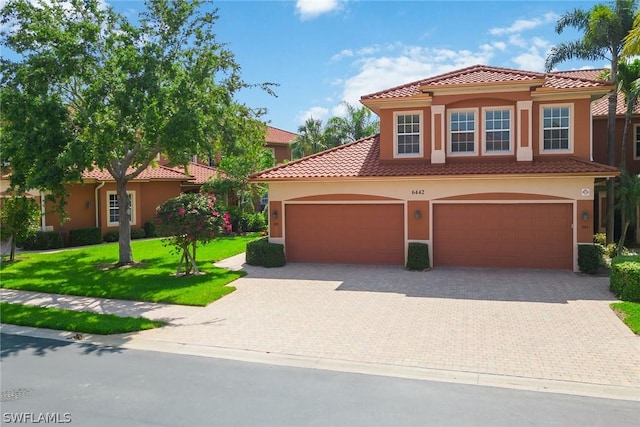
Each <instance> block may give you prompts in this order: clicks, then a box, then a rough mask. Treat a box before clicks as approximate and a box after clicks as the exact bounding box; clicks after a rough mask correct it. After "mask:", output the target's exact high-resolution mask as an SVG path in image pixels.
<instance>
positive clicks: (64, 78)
mask: <svg viewBox="0 0 640 427" xmlns="http://www.w3.org/2000/svg"><path fill="white" fill-rule="evenodd" d="M217 19H218V16H217V11H216V10H211V9H208V10H205V8H204V7H202V2H201V1H198V0H196V1H187V0H174V1H169V0H148V1H147V2H146V11H145V12H144V13H142V14H141V15H140V16H139V19H138V20H137V21H135V22H130V21H129V20H128V19H127V18H126V17H125V16H123V15H122V14H118V13H116V12H115V11H114V10H113V9H112V8H111V7H109V6H105V3H104V2H101V1H98V0H9V1H8V2H7V3H6V4H5V5H4V7H3V8H2V11H1V12H0V20H1V23H2V28H5V30H4V31H3V32H2V34H1V35H0V43H1V45H2V46H4V48H5V49H8V50H9V51H11V52H12V53H13V54H12V55H11V56H13V57H15V58H17V59H7V58H5V59H3V60H2V62H1V65H0V67H1V68H0V72H1V80H2V81H1V89H0V90H1V91H2V92H1V93H0V95H1V98H2V118H1V119H0V124H1V125H2V136H1V137H2V140H1V142H2V147H3V149H2V157H3V159H2V160H5V161H8V162H10V163H11V166H12V169H13V174H12V178H11V179H12V185H13V186H14V187H15V188H16V189H18V190H20V189H27V188H38V189H41V190H45V191H51V192H52V194H53V195H55V196H58V197H62V196H64V194H65V184H67V183H69V182H73V181H74V180H75V181H77V180H78V179H79V178H80V176H81V173H82V171H83V170H84V169H86V168H101V169H106V170H108V171H109V173H110V174H111V175H112V176H113V178H114V180H115V182H116V186H117V197H118V205H119V206H128V196H127V183H128V182H129V181H131V180H132V179H134V178H136V177H137V176H138V175H139V174H140V173H141V172H142V171H143V170H144V169H146V168H147V167H148V166H149V165H151V164H152V163H153V162H154V159H156V157H157V155H158V154H162V155H165V156H166V157H167V158H169V159H171V161H172V162H173V163H175V164H183V165H186V164H187V163H188V161H189V160H190V159H191V158H192V156H193V155H206V154H209V153H211V152H217V151H219V149H220V146H221V145H223V144H225V143H229V141H232V140H234V138H235V137H238V136H239V135H241V136H242V137H243V138H254V139H260V138H261V137H262V132H264V129H263V126H262V124H261V123H260V122H259V120H258V118H259V115H260V113H261V111H258V110H252V109H250V108H249V107H247V106H245V105H243V104H240V103H238V102H237V101H236V100H235V98H234V95H235V94H236V93H237V92H238V91H240V90H242V89H244V88H247V87H249V86H251V85H249V84H247V83H246V82H244V81H243V80H242V79H241V76H240V67H239V65H238V64H237V63H236V61H235V58H234V55H233V53H232V52H231V51H229V50H228V49H227V48H226V47H225V45H223V44H221V43H219V42H218V41H217V40H216V37H215V34H214V26H215V23H216V20H217ZM11 56H9V57H11ZM259 86H261V87H262V88H263V89H265V90H267V91H270V87H269V85H268V84H261V85H259ZM121 213H122V214H121V215H120V216H119V219H120V226H119V236H120V241H119V260H118V264H120V265H124V264H130V263H132V262H133V254H132V251H131V239H130V234H131V232H130V219H129V217H128V215H126V214H124V209H122V210H121Z"/></svg>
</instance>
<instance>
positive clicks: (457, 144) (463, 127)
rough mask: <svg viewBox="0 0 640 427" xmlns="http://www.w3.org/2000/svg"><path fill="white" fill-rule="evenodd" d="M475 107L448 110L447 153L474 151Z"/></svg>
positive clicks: (468, 152) (472, 152)
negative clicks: (471, 108)
mask: <svg viewBox="0 0 640 427" xmlns="http://www.w3.org/2000/svg"><path fill="white" fill-rule="evenodd" d="M476 116H477V109H473V110H459V111H458V110H453V111H450V112H449V153H450V154H475V153H476V131H477V126H476Z"/></svg>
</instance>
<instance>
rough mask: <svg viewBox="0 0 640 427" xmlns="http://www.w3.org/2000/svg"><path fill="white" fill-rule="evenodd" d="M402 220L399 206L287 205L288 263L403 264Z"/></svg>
mask: <svg viewBox="0 0 640 427" xmlns="http://www.w3.org/2000/svg"><path fill="white" fill-rule="evenodd" d="M403 218H404V208H403V205H397V204H388V205H387V204H381V205H370V204H348V205H333V204H309V205H287V206H286V208H285V246H286V253H287V260H288V261H291V262H324V263H350V264H404V222H403Z"/></svg>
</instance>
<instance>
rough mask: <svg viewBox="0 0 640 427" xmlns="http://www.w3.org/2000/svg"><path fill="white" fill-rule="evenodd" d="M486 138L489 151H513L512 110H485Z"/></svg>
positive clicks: (486, 146)
mask: <svg viewBox="0 0 640 427" xmlns="http://www.w3.org/2000/svg"><path fill="white" fill-rule="evenodd" d="M484 138H485V144H484V149H485V151H486V152H487V153H495V152H504V151H511V110H509V109H496V110H493V109H492V110H485V111H484Z"/></svg>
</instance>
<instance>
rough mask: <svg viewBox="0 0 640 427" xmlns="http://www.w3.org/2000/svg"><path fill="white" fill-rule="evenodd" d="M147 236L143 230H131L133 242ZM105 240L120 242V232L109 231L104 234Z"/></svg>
mask: <svg viewBox="0 0 640 427" xmlns="http://www.w3.org/2000/svg"><path fill="white" fill-rule="evenodd" d="M146 235H147V234H146V233H145V231H144V230H143V229H142V228H132V229H131V240H136V239H144V238H145V237H146ZM103 239H104V241H105V242H117V241H118V240H120V232H119V231H118V230H109V231H107V232H106V233H105V234H104V237H103Z"/></svg>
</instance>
